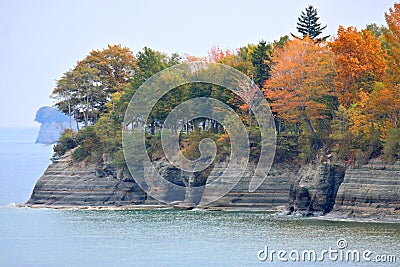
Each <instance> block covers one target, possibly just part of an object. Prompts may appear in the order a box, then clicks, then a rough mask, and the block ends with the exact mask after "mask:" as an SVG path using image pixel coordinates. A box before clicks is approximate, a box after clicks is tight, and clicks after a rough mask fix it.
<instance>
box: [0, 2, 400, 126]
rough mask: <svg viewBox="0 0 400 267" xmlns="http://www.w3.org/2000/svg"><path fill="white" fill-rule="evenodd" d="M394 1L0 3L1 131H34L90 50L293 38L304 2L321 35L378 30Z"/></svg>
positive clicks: (188, 48)
mask: <svg viewBox="0 0 400 267" xmlns="http://www.w3.org/2000/svg"><path fill="white" fill-rule="evenodd" d="M394 3H395V1H394V0H335V1H331V0H314V1H312V0H308V1H303V0H287V1H284V0H274V1H262V0H245V1H232V0H230V1H225V0H205V1H204V0H202V1H200V0H197V1H196V0H193V1H184V0H181V1H179V0H173V1H161V0H159V1H155V0H147V1H135V0H130V1H129V0H127V1H122V0H114V1H109V0H107V1H105V0H58V1H54V0H48V1H47V0H35V1H33V0H1V1H0V40H1V41H0V62H1V64H0V96H1V103H0V118H1V124H0V128H1V127H37V126H38V123H36V122H34V121H33V119H34V117H35V114H36V111H37V110H38V109H39V108H40V107H41V106H45V105H52V104H53V103H54V102H53V100H52V99H51V98H50V97H49V96H50V94H51V91H52V90H53V88H54V86H55V84H56V80H57V79H59V78H60V77H61V75H62V74H63V73H64V72H66V71H68V70H69V69H71V68H73V67H74V64H75V63H76V61H78V60H81V59H83V58H84V57H85V56H86V55H87V54H88V53H89V52H90V51H91V50H93V49H103V48H106V47H107V45H108V44H120V45H122V46H127V47H129V48H130V49H131V50H132V51H133V52H134V53H135V54H136V53H137V52H138V51H139V50H141V49H142V48H143V47H144V46H148V47H150V48H153V49H156V50H159V51H162V52H165V53H169V54H170V53H173V52H177V53H179V54H190V55H195V56H206V55H207V53H208V51H209V50H210V48H211V47H213V46H219V47H221V48H223V49H231V50H232V49H236V48H239V47H241V46H245V45H247V44H248V43H257V42H258V41H260V40H262V39H263V40H266V41H271V42H272V41H273V40H277V39H279V37H280V36H283V35H287V34H290V33H291V32H293V33H296V23H297V18H298V17H299V15H300V13H301V11H302V10H304V9H305V7H306V6H308V5H309V4H311V5H313V6H314V7H316V8H317V10H318V15H319V16H320V22H321V23H322V24H323V25H328V27H327V28H326V29H325V31H324V33H325V34H330V35H331V36H334V35H335V33H336V31H337V29H338V26H339V25H343V26H356V27H357V28H358V29H361V28H364V27H365V25H366V24H369V23H373V22H374V23H377V24H378V25H386V23H385V19H384V13H385V12H387V11H388V10H389V8H390V7H393V4H394Z"/></svg>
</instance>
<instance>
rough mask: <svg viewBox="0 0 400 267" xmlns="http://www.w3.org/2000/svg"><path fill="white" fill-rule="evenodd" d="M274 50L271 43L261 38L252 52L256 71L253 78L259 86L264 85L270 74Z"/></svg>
mask: <svg viewBox="0 0 400 267" xmlns="http://www.w3.org/2000/svg"><path fill="white" fill-rule="evenodd" d="M272 51H273V49H272V46H271V44H267V43H266V42H265V41H264V40H261V41H260V42H259V43H258V45H257V46H255V47H254V50H253V52H252V53H251V62H252V63H253V65H254V71H255V73H254V77H252V78H253V80H254V82H255V83H256V84H257V85H258V86H259V87H262V86H263V84H264V82H265V81H266V80H267V79H268V77H269V76H270V71H271V67H270V64H271V62H270V61H271V55H272Z"/></svg>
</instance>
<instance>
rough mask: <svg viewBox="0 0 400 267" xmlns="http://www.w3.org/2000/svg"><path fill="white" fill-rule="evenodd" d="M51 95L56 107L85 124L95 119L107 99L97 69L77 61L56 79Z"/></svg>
mask: <svg viewBox="0 0 400 267" xmlns="http://www.w3.org/2000/svg"><path fill="white" fill-rule="evenodd" d="M52 97H53V98H54V99H56V100H58V102H57V103H56V104H55V106H56V107H57V108H58V109H60V110H61V111H62V112H64V113H65V114H67V115H69V116H71V115H72V114H73V116H74V118H75V120H76V121H77V122H82V123H84V125H85V126H88V125H90V124H93V123H95V122H96V121H97V119H98V118H99V117H100V114H101V112H102V111H103V109H104V104H105V103H106V102H107V100H108V98H107V94H106V91H105V90H104V88H103V86H102V83H101V81H100V77H99V70H97V69H95V68H88V67H87V66H85V65H83V64H79V63H78V65H77V66H76V67H75V68H74V69H73V70H70V71H68V72H66V73H65V74H64V75H63V76H62V77H61V79H60V80H58V82H57V85H56V87H55V88H54V90H53V93H52Z"/></svg>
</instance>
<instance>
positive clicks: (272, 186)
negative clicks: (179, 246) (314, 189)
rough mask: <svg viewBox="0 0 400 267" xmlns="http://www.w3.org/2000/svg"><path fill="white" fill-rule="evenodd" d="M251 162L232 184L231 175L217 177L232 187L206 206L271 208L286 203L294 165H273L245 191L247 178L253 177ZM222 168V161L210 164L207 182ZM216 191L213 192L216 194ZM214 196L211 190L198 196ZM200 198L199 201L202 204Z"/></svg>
mask: <svg viewBox="0 0 400 267" xmlns="http://www.w3.org/2000/svg"><path fill="white" fill-rule="evenodd" d="M255 167H256V166H255V165H254V164H249V165H248V167H247V169H246V171H245V173H244V175H243V177H242V178H241V179H240V181H239V182H238V183H237V184H236V185H232V184H231V183H232V179H229V177H226V178H224V179H222V180H221V181H219V182H220V183H222V184H227V185H228V187H232V186H233V189H232V190H231V191H230V192H229V193H227V194H226V195H225V196H223V197H221V198H219V199H217V200H216V201H214V202H212V203H210V204H209V205H210V206H215V207H233V208H241V207H242V208H267V209H274V208H278V207H284V206H286V205H287V203H288V196H289V190H290V187H291V184H292V183H293V182H294V180H295V178H296V171H297V170H296V168H295V167H293V166H292V167H288V166H285V165H283V164H282V165H279V166H278V165H274V166H273V167H272V168H271V170H270V171H269V174H268V176H267V177H266V179H265V180H264V182H263V183H262V184H261V185H260V187H259V188H257V190H255V191H254V192H250V191H249V185H250V181H251V179H252V177H253V174H254V170H255ZM225 168H226V164H219V165H217V166H214V169H213V170H212V172H211V174H210V176H209V178H208V179H207V183H210V182H212V181H214V180H216V179H218V177H219V176H220V175H221V173H223V171H224V170H225ZM218 193H219V192H216V194H218ZM210 198H211V199H215V195H213V194H212V192H209V193H208V194H207V193H205V194H204V195H203V197H202V202H208V200H209V199H210ZM202 202H200V204H202Z"/></svg>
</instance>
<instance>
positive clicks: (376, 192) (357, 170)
mask: <svg viewBox="0 0 400 267" xmlns="http://www.w3.org/2000/svg"><path fill="white" fill-rule="evenodd" d="M333 212H334V213H339V214H345V215H347V216H350V217H353V216H354V217H391V216H392V217H397V218H400V162H397V163H395V164H390V165H388V164H383V163H382V162H381V161H379V160H376V161H371V162H370V163H369V164H367V165H363V166H360V167H352V168H348V169H347V170H346V174H345V177H344V181H343V183H342V184H341V186H340V187H339V190H338V192H337V196H336V200H335V205H334V208H333Z"/></svg>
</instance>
